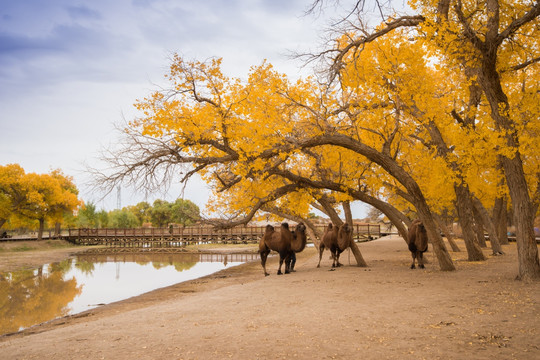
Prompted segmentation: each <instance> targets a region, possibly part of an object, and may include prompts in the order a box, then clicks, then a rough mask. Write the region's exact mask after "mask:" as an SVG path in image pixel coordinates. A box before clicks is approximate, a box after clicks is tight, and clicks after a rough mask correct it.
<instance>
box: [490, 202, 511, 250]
mask: <svg viewBox="0 0 540 360" xmlns="http://www.w3.org/2000/svg"><path fill="white" fill-rule="evenodd" d="M506 206H507V202H506V200H505V199H504V198H502V197H498V198H496V199H495V205H494V206H493V221H494V222H495V226H496V228H497V236H498V237H499V243H500V244H501V245H508V225H507V224H508V223H507V219H508V213H507V211H506Z"/></svg>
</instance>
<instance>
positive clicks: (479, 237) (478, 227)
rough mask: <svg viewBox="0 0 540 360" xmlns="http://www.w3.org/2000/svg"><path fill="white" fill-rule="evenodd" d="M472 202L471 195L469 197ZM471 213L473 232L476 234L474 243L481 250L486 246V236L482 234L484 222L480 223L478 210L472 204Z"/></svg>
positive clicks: (480, 218)
mask: <svg viewBox="0 0 540 360" xmlns="http://www.w3.org/2000/svg"><path fill="white" fill-rule="evenodd" d="M471 200H472V195H471ZM472 205H473V206H472V212H473V216H474V226H473V228H474V232H475V233H476V242H477V243H478V245H480V247H481V248H487V244H486V235H485V234H484V228H485V226H484V222H483V221H482V217H481V216H480V214H479V213H478V210H477V209H476V207H475V206H474V203H472Z"/></svg>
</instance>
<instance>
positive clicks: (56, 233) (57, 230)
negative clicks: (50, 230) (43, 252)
mask: <svg viewBox="0 0 540 360" xmlns="http://www.w3.org/2000/svg"><path fill="white" fill-rule="evenodd" d="M59 236H60V223H59V222H57V223H55V224H54V237H59Z"/></svg>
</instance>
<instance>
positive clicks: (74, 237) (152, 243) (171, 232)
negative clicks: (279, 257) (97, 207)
mask: <svg viewBox="0 0 540 360" xmlns="http://www.w3.org/2000/svg"><path fill="white" fill-rule="evenodd" d="M353 227H354V232H353V239H354V240H355V241H368V240H373V239H375V238H379V237H381V235H383V234H381V229H380V226H379V225H378V224H354V225H353ZM265 228H266V227H265V226H237V227H234V228H231V229H221V230H218V229H215V228H213V227H210V226H187V227H169V228H136V229H108V228H105V229H89V228H79V229H67V230H63V231H62V232H61V234H60V235H54V234H53V232H52V231H45V232H44V234H43V240H49V239H63V240H67V241H69V242H71V243H74V244H78V245H104V246H106V247H109V248H126V249H127V248H138V249H148V250H150V249H152V250H153V251H154V250H155V251H160V249H163V251H165V249H172V248H177V249H181V248H183V247H185V246H186V245H192V244H250V243H251V244H255V243H258V242H259V240H260V239H261V237H262V236H263V234H264V230H265ZM317 228H318V229H319V230H320V231H321V233H324V230H325V228H326V226H325V225H318V226H317ZM293 229H294V226H292V227H291V230H293ZM23 240H25V241H28V240H37V234H36V233H31V234H25V235H20V234H16V233H12V234H9V237H7V238H2V239H0V241H23ZM310 241H311V242H313V241H312V240H311V239H309V238H308V242H310Z"/></svg>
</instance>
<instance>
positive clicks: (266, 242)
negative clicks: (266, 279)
mask: <svg viewBox="0 0 540 360" xmlns="http://www.w3.org/2000/svg"><path fill="white" fill-rule="evenodd" d="M292 240H293V234H292V232H291V231H290V230H289V224H287V223H282V224H281V229H280V231H275V230H274V227H273V226H272V225H266V229H265V231H264V235H263V237H262V238H261V241H260V242H259V255H260V256H261V265H262V267H263V270H264V275H265V276H268V275H270V274H268V273H267V272H266V259H267V258H268V254H270V251H271V250H274V251H277V252H278V253H279V268H278V272H277V274H278V275H281V274H282V273H281V265H283V262H284V261H285V274H288V273H289V272H290V268H289V266H290V264H291V261H290V258H291V253H292V250H291V243H292Z"/></svg>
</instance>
